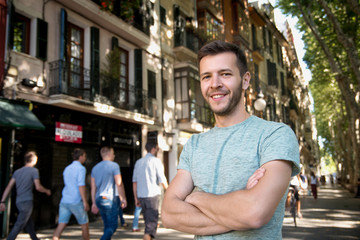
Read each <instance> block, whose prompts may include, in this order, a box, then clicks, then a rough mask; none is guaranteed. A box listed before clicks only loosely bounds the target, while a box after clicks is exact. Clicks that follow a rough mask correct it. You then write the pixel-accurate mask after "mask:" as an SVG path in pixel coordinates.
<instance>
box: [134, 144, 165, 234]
mask: <svg viewBox="0 0 360 240" xmlns="http://www.w3.org/2000/svg"><path fill="white" fill-rule="evenodd" d="M145 149H146V151H147V152H148V153H147V154H146V156H145V157H143V158H140V159H139V160H137V161H136V163H135V167H134V172H133V179H132V181H133V192H134V199H135V206H137V207H141V208H142V211H143V216H144V220H145V233H144V240H150V239H153V238H155V236H156V231H157V226H158V219H159V204H160V195H161V188H160V184H161V185H162V186H163V188H164V189H165V190H166V189H167V187H168V183H167V180H166V177H165V174H164V166H163V164H162V162H161V160H160V159H159V158H157V157H156V155H157V153H158V151H159V147H158V146H157V144H156V143H155V142H147V143H146V145H145Z"/></svg>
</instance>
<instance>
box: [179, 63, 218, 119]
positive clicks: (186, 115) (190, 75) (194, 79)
mask: <svg viewBox="0 0 360 240" xmlns="http://www.w3.org/2000/svg"><path fill="white" fill-rule="evenodd" d="M175 102H176V118H177V120H178V121H185V122H186V121H190V120H197V121H198V122H200V123H203V124H206V125H212V124H213V122H214V120H213V115H212V112H211V110H210V107H209V106H208V104H207V103H206V102H205V100H204V98H203V97H202V93H201V88H200V81H199V76H198V72H197V71H196V70H194V69H192V68H189V67H188V68H181V69H176V70H175Z"/></svg>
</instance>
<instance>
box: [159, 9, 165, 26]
mask: <svg viewBox="0 0 360 240" xmlns="http://www.w3.org/2000/svg"><path fill="white" fill-rule="evenodd" d="M160 22H161V23H163V24H164V25H166V9H165V8H164V7H163V6H160Z"/></svg>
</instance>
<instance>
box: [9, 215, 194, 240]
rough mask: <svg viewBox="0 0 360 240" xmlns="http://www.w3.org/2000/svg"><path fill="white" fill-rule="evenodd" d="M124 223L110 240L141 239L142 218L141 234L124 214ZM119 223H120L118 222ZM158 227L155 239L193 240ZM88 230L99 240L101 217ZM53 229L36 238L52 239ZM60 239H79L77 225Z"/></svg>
mask: <svg viewBox="0 0 360 240" xmlns="http://www.w3.org/2000/svg"><path fill="white" fill-rule="evenodd" d="M124 218H125V222H126V223H127V224H128V227H127V228H121V227H118V229H117V230H116V233H115V234H114V235H113V237H112V239H124V240H130V239H143V234H144V220H143V218H142V216H141V217H140V219H139V228H140V229H141V230H142V231H141V232H132V230H131V226H132V220H133V216H132V215H127V214H124ZM119 222H120V221H119ZM159 223H160V227H159V228H158V230H157V237H156V239H158V240H180V239H193V235H190V234H186V233H182V232H178V231H175V230H170V229H166V228H164V227H163V226H162V224H161V221H159ZM89 229H90V239H100V237H101V236H102V234H103V222H102V220H101V217H100V216H99V217H98V219H97V220H96V221H94V222H90V223H89ZM54 230H55V229H44V230H38V231H37V236H38V238H40V239H49V240H50V239H52V234H53V233H54ZM61 239H81V228H80V226H79V225H77V224H75V225H71V226H68V227H66V228H65V230H64V232H63V233H62V235H61ZM16 240H30V237H29V235H28V234H25V233H22V234H19V235H18V236H17V238H16Z"/></svg>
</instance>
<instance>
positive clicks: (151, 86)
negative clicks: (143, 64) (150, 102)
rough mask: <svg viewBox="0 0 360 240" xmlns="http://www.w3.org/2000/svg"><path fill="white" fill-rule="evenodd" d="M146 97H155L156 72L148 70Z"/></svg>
mask: <svg viewBox="0 0 360 240" xmlns="http://www.w3.org/2000/svg"><path fill="white" fill-rule="evenodd" d="M148 97H149V98H153V99H156V73H154V72H153V71H150V70H148Z"/></svg>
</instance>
